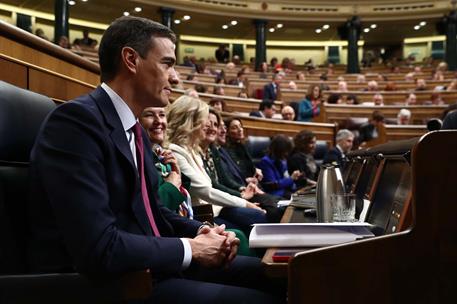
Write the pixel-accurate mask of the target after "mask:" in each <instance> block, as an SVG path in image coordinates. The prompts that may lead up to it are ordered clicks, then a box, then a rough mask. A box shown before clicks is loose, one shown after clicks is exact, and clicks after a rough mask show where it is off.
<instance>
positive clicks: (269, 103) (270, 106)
mask: <svg viewBox="0 0 457 304" xmlns="http://www.w3.org/2000/svg"><path fill="white" fill-rule="evenodd" d="M275 113H276V105H275V103H274V102H273V100H262V102H261V103H260V104H259V110H258V111H252V112H251V113H249V116H254V117H263V118H273V115H275Z"/></svg>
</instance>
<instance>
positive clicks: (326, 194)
mask: <svg viewBox="0 0 457 304" xmlns="http://www.w3.org/2000/svg"><path fill="white" fill-rule="evenodd" d="M334 193H336V194H343V193H344V182H343V176H342V174H341V171H340V168H338V167H337V166H334V165H330V164H326V165H322V166H321V171H320V173H319V177H318V179H317V188H316V200H317V206H316V207H317V208H316V209H317V221H318V222H319V223H329V222H332V221H333V209H332V204H331V202H330V195H331V194H334Z"/></svg>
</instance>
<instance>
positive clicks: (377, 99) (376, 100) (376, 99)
mask: <svg viewBox="0 0 457 304" xmlns="http://www.w3.org/2000/svg"><path fill="white" fill-rule="evenodd" d="M373 104H374V105H375V106H383V105H384V97H383V96H382V94H379V93H377V94H374V95H373Z"/></svg>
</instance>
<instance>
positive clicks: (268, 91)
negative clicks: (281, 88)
mask: <svg viewBox="0 0 457 304" xmlns="http://www.w3.org/2000/svg"><path fill="white" fill-rule="evenodd" d="M276 94H277V93H276V92H275V88H274V87H273V84H272V83H271V82H270V83H269V84H266V85H265V86H264V87H263V99H264V100H265V99H269V100H276V97H277V96H276Z"/></svg>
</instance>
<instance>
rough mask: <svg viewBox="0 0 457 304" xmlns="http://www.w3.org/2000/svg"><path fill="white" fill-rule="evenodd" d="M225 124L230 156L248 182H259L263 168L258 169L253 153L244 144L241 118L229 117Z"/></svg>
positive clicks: (227, 148)
mask: <svg viewBox="0 0 457 304" xmlns="http://www.w3.org/2000/svg"><path fill="white" fill-rule="evenodd" d="M225 125H226V126H227V140H226V144H225V150H227V152H228V154H229V155H230V158H231V159H232V160H233V161H234V162H235V164H236V165H237V167H238V169H240V172H241V176H242V177H243V178H244V180H245V181H246V182H247V183H254V184H258V183H259V182H260V181H261V180H262V178H263V174H262V170H260V169H257V168H256V167H255V165H254V162H253V161H252V158H251V155H250V154H249V152H248V149H247V148H246V145H245V144H244V139H245V138H244V129H243V124H242V123H241V120H240V119H239V118H236V117H233V118H229V119H228V120H227V121H226V122H225Z"/></svg>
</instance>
